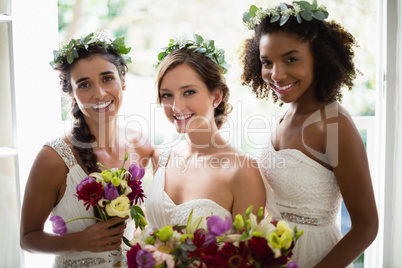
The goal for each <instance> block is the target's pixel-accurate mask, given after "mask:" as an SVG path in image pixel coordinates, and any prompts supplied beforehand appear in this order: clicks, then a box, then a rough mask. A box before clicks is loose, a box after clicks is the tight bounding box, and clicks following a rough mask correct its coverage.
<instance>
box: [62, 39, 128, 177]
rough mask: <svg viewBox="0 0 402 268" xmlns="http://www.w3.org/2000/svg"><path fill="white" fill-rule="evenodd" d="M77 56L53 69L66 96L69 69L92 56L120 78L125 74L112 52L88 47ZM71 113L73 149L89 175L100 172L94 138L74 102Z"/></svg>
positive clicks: (120, 59) (118, 57)
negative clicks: (114, 67) (115, 70)
mask: <svg viewBox="0 0 402 268" xmlns="http://www.w3.org/2000/svg"><path fill="white" fill-rule="evenodd" d="M78 55H79V57H78V58H77V59H75V60H74V62H73V63H71V64H69V63H68V62H67V60H66V59H64V61H63V64H60V65H57V66H55V67H54V70H57V71H59V72H60V75H59V78H60V85H61V88H62V91H63V92H64V93H66V95H68V96H70V93H71V92H72V91H73V89H72V87H71V69H72V67H73V66H74V65H75V64H76V63H77V62H78V61H79V60H81V59H87V58H90V57H92V56H94V55H102V57H103V58H104V59H105V60H107V61H109V62H110V63H113V64H114V65H115V66H116V68H117V70H118V72H119V76H120V78H122V77H123V75H124V74H125V73H126V72H127V63H126V61H125V59H124V58H123V57H122V56H121V55H120V54H117V53H115V52H114V51H111V50H106V49H103V48H102V47H97V46H89V47H88V50H84V49H80V50H78ZM71 111H72V115H73V117H74V126H73V129H72V132H71V134H72V139H71V140H72V145H73V148H74V149H75V150H76V151H77V152H78V153H79V156H80V157H81V159H82V162H83V164H84V166H85V167H86V169H87V171H88V172H89V173H91V172H100V169H99V168H98V166H97V160H98V157H97V156H96V154H95V153H94V152H93V148H92V145H91V144H92V143H93V142H95V137H94V136H93V135H92V134H91V132H90V130H89V127H88V125H87V123H86V122H85V118H84V114H83V113H82V111H81V110H80V108H79V107H78V104H77V103H76V102H72V109H71Z"/></svg>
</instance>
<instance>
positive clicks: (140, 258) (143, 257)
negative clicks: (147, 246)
mask: <svg viewBox="0 0 402 268" xmlns="http://www.w3.org/2000/svg"><path fill="white" fill-rule="evenodd" d="M135 260H136V261H137V264H138V267H141V268H152V267H154V265H155V260H154V258H153V257H152V253H151V252H149V251H147V250H140V251H138V253H137V256H136V257H135Z"/></svg>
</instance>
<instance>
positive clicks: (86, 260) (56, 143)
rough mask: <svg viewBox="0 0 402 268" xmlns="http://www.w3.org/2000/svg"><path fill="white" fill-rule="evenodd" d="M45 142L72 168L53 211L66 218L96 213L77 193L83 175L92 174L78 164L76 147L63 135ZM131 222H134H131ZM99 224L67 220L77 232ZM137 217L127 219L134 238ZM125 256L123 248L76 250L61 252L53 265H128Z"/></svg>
mask: <svg viewBox="0 0 402 268" xmlns="http://www.w3.org/2000/svg"><path fill="white" fill-rule="evenodd" d="M45 146H49V147H51V148H53V149H54V150H55V151H56V152H57V153H58V154H59V155H60V157H61V158H62V159H63V161H64V163H65V164H66V166H67V167H68V168H69V172H68V174H67V179H66V184H67V186H66V191H65V192H64V195H63V198H62V199H61V200H60V202H59V203H58V204H57V206H55V207H54V208H53V210H52V215H57V216H61V217H62V218H63V219H64V220H65V221H66V220H69V219H73V218H78V217H94V216H95V215H94V210H93V209H92V208H90V209H89V210H86V209H85V207H84V205H83V202H82V201H79V200H78V198H77V197H76V196H74V195H75V194H76V186H77V184H79V183H80V182H81V180H82V179H84V178H85V177H87V176H88V175H87V174H86V173H85V171H84V170H83V169H82V167H81V166H80V165H78V164H77V160H76V159H75V157H74V155H73V153H72V151H71V150H70V148H69V147H68V145H67V144H66V143H65V142H64V141H63V140H62V139H56V140H53V141H50V142H47V143H46V144H45ZM130 222H131V223H132V224H130ZM93 224H95V220H90V219H89V220H88V219H86V220H75V221H71V222H69V223H67V233H76V232H80V231H82V230H84V229H85V228H86V227H88V226H90V225H93ZM133 225H134V223H133V221H132V220H131V221H129V220H128V222H127V228H126V231H125V234H126V235H125V236H126V237H127V238H128V239H131V238H132V236H133V235H132V234H133V232H134V230H133V228H134V226H133ZM125 263H126V261H125V258H124V256H123V253H122V251H121V250H119V251H118V250H114V251H110V252H97V253H95V252H88V251H84V252H73V253H69V254H65V255H57V256H56V257H55V261H54V263H53V267H57V268H59V267H63V268H68V267H71V268H79V267H92V268H107V267H127V265H126V264H125Z"/></svg>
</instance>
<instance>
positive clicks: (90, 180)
mask: <svg viewBox="0 0 402 268" xmlns="http://www.w3.org/2000/svg"><path fill="white" fill-rule="evenodd" d="M92 182H96V180H95V179H94V178H92V177H86V178H85V179H83V180H82V181H81V182H80V183H79V184H77V187H76V190H77V192H79V191H81V189H82V187H84V186H85V185H87V184H89V183H92Z"/></svg>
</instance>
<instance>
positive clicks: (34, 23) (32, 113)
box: [1, 0, 61, 267]
mask: <svg viewBox="0 0 402 268" xmlns="http://www.w3.org/2000/svg"><path fill="white" fill-rule="evenodd" d="M12 16H13V22H12V27H13V43H14V67H15V68H14V70H15V72H14V79H15V94H16V117H17V149H18V151H19V165H20V185H21V196H23V191H24V187H25V182H26V179H27V177H28V174H29V170H30V167H31V165H32V162H33V160H34V158H35V156H36V154H37V152H38V150H39V149H40V148H41V146H42V145H43V143H44V142H46V141H48V140H50V139H53V138H55V137H57V136H59V135H60V132H61V130H60V125H61V115H60V87H59V86H58V81H57V73H56V72H55V71H53V70H52V69H51V67H50V66H49V61H51V60H52V56H53V53H52V51H53V49H55V48H57V46H58V25H57V23H58V22H57V1H55V0H41V1H32V0H18V1H16V0H15V1H12ZM38 194H39V193H38ZM1 231H2V232H4V231H6V230H1ZM31 256H33V255H31V254H25V259H26V260H25V263H26V264H28V263H29V266H30V267H48V265H46V264H44V263H43V262H41V261H40V260H39V261H38V260H37V255H35V256H33V257H32V258H31ZM27 266H28V265H27Z"/></svg>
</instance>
